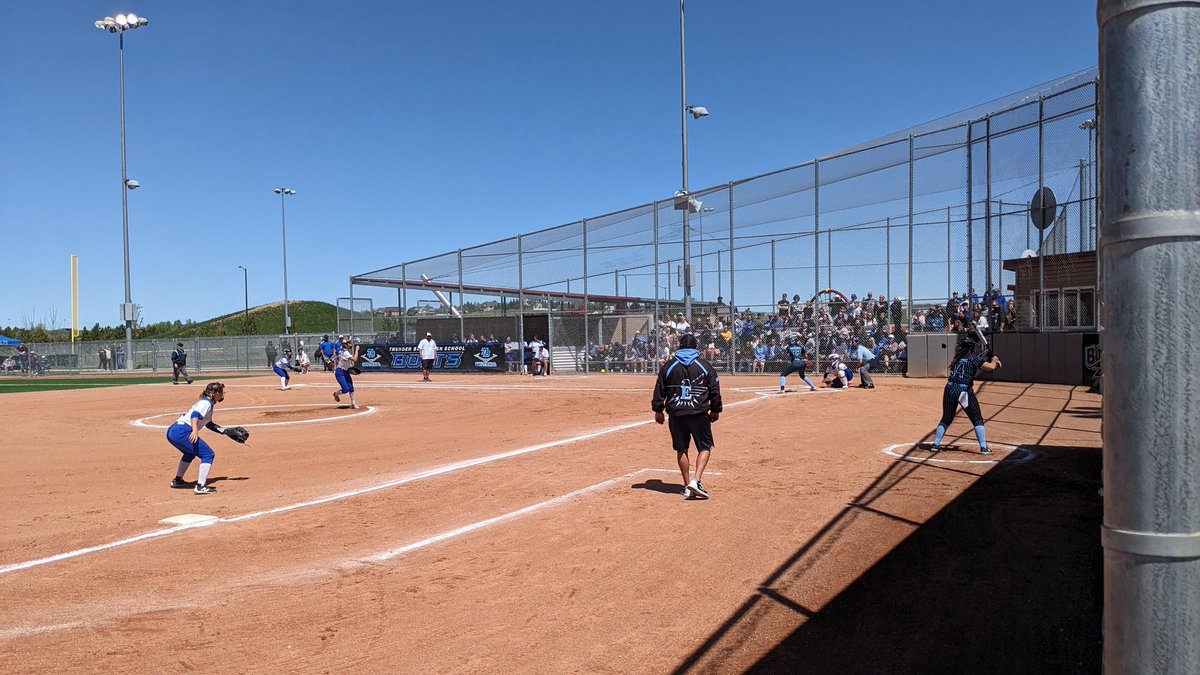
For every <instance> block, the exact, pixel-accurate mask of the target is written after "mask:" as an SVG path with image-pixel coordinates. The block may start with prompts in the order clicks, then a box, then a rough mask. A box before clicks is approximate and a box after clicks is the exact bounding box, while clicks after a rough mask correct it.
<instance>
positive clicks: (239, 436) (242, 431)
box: [225, 427, 250, 443]
mask: <svg viewBox="0 0 1200 675" xmlns="http://www.w3.org/2000/svg"><path fill="white" fill-rule="evenodd" d="M225 435H226V436H228V437H230V438H232V439H233V440H235V441H237V442H238V443H245V442H246V441H247V440H248V439H249V438H250V432H249V431H248V430H247V429H246V427H229V428H228V429H226V430H225Z"/></svg>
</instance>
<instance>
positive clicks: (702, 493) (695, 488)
mask: <svg viewBox="0 0 1200 675" xmlns="http://www.w3.org/2000/svg"><path fill="white" fill-rule="evenodd" d="M687 489H688V490H691V492H692V494H694V495H696V497H697V498H699V499H708V490H705V489H704V486H703V485H701V484H700V481H698V480H696V479H695V478H693V479H692V482H690V483H688V486H687Z"/></svg>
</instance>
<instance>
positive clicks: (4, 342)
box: [0, 335, 21, 347]
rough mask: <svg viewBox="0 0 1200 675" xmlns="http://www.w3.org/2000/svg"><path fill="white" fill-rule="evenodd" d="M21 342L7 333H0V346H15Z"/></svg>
mask: <svg viewBox="0 0 1200 675" xmlns="http://www.w3.org/2000/svg"><path fill="white" fill-rule="evenodd" d="M19 344H21V341H20V340H17V339H15V338H10V337H8V336H7V335H0V347H16V346H17V345H19Z"/></svg>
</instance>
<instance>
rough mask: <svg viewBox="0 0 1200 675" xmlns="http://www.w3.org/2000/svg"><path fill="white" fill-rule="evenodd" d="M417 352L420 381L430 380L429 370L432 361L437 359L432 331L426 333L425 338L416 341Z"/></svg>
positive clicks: (431, 367) (431, 368)
mask: <svg viewBox="0 0 1200 675" xmlns="http://www.w3.org/2000/svg"><path fill="white" fill-rule="evenodd" d="M417 353H418V354H419V355H420V356H421V374H422V375H423V376H424V379H423V380H422V382H432V380H430V379H429V371H431V370H433V362H434V361H436V360H437V343H436V342H434V341H433V333H426V334H425V339H424V340H421V341H420V342H418V343H417Z"/></svg>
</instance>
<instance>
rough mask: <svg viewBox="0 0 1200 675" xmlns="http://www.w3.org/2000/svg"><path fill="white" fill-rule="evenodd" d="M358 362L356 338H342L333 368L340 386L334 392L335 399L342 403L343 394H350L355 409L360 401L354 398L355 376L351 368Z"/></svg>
mask: <svg viewBox="0 0 1200 675" xmlns="http://www.w3.org/2000/svg"><path fill="white" fill-rule="evenodd" d="M351 347H353V348H354V351H350V349H351ZM356 363H358V347H356V346H354V338H342V343H341V345H340V349H339V350H338V354H337V364H336V367H335V368H334V369H333V377H334V379H336V380H337V382H338V386H339V389H337V390H336V391H334V392H333V400H335V401H337V402H338V403H341V402H342V394H349V395H350V407H351V408H354V409H358V402H357V401H355V400H354V377H353V376H352V374H351V372H350V369H351V368H353V367H354V364H356Z"/></svg>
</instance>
